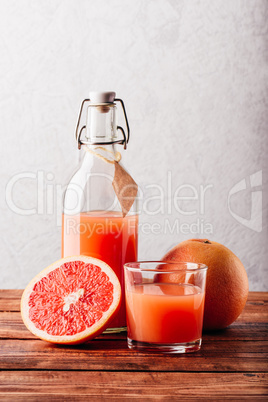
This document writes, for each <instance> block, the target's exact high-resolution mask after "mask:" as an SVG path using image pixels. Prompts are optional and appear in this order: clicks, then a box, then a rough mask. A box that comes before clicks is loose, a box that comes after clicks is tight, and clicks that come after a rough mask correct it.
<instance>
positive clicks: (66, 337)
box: [21, 255, 121, 345]
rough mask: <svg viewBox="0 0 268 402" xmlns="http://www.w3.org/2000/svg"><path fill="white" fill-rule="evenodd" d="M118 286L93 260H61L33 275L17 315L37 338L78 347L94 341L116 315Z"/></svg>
mask: <svg viewBox="0 0 268 402" xmlns="http://www.w3.org/2000/svg"><path fill="white" fill-rule="evenodd" d="M120 301H121V286H120V283H119V281H118V279H117V276H116V274H115V273H114V272H113V270H112V268H110V267H109V265H107V264H106V263H105V262H103V261H101V260H98V259H97V258H92V257H87V256H82V255H80V256H74V257H65V258H62V259H61V260H59V261H56V262H54V263H53V264H51V265H50V266H49V267H47V268H45V269H44V270H43V271H41V272H40V273H39V274H38V275H36V276H35V277H34V278H33V279H32V280H31V282H30V283H29V285H28V286H27V287H26V289H25V290H24V292H23V295H22V298H21V315H22V319H23V321H24V324H25V325H26V327H27V328H28V329H29V331H31V332H32V333H33V334H34V335H36V336H38V337H39V338H41V339H43V340H45V341H48V342H52V343H60V344H68V345H71V344H78V343H82V342H85V341H87V340H89V339H92V338H94V337H95V336H97V335H98V334H100V333H101V332H102V331H104V329H105V328H107V326H108V324H109V323H110V321H111V320H112V319H113V318H114V316H115V314H116V313H117V311H118V309H119V306H120Z"/></svg>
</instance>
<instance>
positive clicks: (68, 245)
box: [62, 92, 138, 332]
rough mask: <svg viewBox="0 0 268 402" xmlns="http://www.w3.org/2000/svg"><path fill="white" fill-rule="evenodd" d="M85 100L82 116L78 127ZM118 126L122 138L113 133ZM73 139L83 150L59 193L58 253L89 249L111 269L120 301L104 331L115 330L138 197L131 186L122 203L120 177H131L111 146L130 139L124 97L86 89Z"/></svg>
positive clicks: (133, 247)
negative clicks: (121, 118)
mask: <svg viewBox="0 0 268 402" xmlns="http://www.w3.org/2000/svg"><path fill="white" fill-rule="evenodd" d="M117 101H119V102H120V103H121V105H122V108H123V112H124V115H125V119H126V125H127V136H126V134H125V131H124V129H123V128H122V127H120V126H117V122H116V109H117V106H116V102H117ZM86 104H88V107H87V121H86V125H85V126H83V127H82V128H81V129H80V120H81V117H82V114H83V109H84V106H85V105H86ZM79 129H80V131H79ZM118 130H119V131H120V132H121V134H122V135H123V139H119V140H118V139H117V132H118ZM84 133H85V139H84V140H83V139H82V135H83V134H84ZM76 139H77V142H78V148H79V149H81V148H82V149H83V151H84V156H83V159H82V162H81V164H80V167H79V169H78V170H77V171H76V173H75V174H74V175H73V177H72V178H71V180H70V182H69V184H68V186H67V189H66V192H65V196H64V207H63V221H62V257H67V256H71V255H81V254H83V255H89V256H91V257H95V258H98V259H100V260H102V261H104V262H106V263H107V264H108V265H109V266H110V267H111V268H112V269H113V270H114V272H115V273H116V275H117V277H118V279H119V281H120V284H121V288H122V304H121V308H120V310H119V312H118V313H117V315H116V317H115V318H114V320H113V321H112V322H111V324H110V327H109V328H108V330H107V331H108V332H120V331H124V330H126V313H125V294H124V272H123V266H124V263H126V262H131V261H137V253H138V215H137V197H135V191H134V198H133V200H132V201H133V202H132V201H131V202H130V204H131V203H132V205H131V208H130V209H129V206H130V205H129V204H128V205H126V204H124V200H123V201H122V199H121V197H120V194H119V193H120V190H123V189H122V188H121V187H122V180H123V183H124V181H125V180H124V179H125V177H126V179H127V182H128V183H129V182H130V183H132V181H133V179H132V178H131V176H129V175H128V173H127V172H126V171H125V170H124V168H122V165H121V163H120V167H119V164H118V161H119V156H120V153H119V152H116V150H115V145H116V144H121V145H124V148H126V145H127V142H128V139H129V126H128V121H127V116H126V112H125V107H124V103H123V101H122V100H121V99H115V93H114V92H91V93H90V99H85V100H84V101H83V103H82V106H81V110H80V114H79V119H78V124H77V129H76ZM118 171H119V173H118ZM133 183H134V186H135V185H136V183H135V182H134V181H133ZM120 186H121V187H120ZM115 189H117V194H116V192H115ZM131 196H132V197H133V193H131ZM128 198H130V200H131V197H128ZM125 207H126V208H127V209H129V210H126V209H125ZM122 211H123V212H122Z"/></svg>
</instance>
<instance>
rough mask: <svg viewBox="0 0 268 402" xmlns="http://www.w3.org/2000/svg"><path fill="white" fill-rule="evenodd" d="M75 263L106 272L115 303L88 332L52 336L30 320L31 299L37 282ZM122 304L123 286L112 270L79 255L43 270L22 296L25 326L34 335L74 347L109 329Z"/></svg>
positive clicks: (22, 312) (103, 263)
mask: <svg viewBox="0 0 268 402" xmlns="http://www.w3.org/2000/svg"><path fill="white" fill-rule="evenodd" d="M74 261H82V262H84V263H86V264H93V265H96V266H98V267H100V268H101V270H102V272H104V273H105V274H106V275H107V276H108V278H109V281H110V282H111V283H112V284H113V286H114V292H113V301H112V303H111V305H110V307H109V309H108V310H107V311H105V312H104V313H103V315H102V317H101V318H100V319H99V320H98V321H97V322H95V323H94V324H93V325H92V326H90V327H88V328H87V329H86V330H84V331H82V332H79V333H77V334H75V335H60V336H56V335H51V334H48V333H47V332H46V331H43V330H41V329H39V328H37V327H36V326H35V324H34V323H33V322H32V321H31V319H30V318H29V311H30V306H29V298H30V295H31V293H32V291H33V288H34V286H35V284H36V283H37V282H39V281H40V280H41V279H42V278H44V277H45V276H47V275H48V274H49V273H50V272H52V271H53V270H55V269H57V268H59V267H60V266H61V265H62V264H64V263H67V262H74ZM120 302H121V285H120V283H119V280H118V278H117V276H116V274H115V273H114V271H113V270H112V268H111V267H110V266H109V265H108V264H106V263H105V262H104V261H101V260H99V259H97V258H93V257H88V256H82V255H79V256H72V257H65V258H62V259H60V260H58V261H55V262H54V263H53V264H51V265H49V266H48V267H47V268H45V269H43V270H42V271H41V272H40V273H39V274H38V275H36V276H35V277H34V278H33V279H32V280H31V281H30V283H29V284H28V285H27V287H26V288H25V290H24V292H23V294H22V298H21V316H22V319H23V322H24V324H25V326H26V327H27V328H28V329H29V331H30V332H31V333H32V334H33V335H35V336H37V337H39V338H40V339H43V340H45V341H47V342H52V343H59V344H66V345H72V344H79V343H82V342H85V341H88V340H90V339H92V338H95V337H96V336H97V335H99V334H100V333H102V332H103V331H104V330H105V329H106V328H107V327H108V325H109V323H110V321H111V320H112V319H113V318H114V315H115V314H116V313H117V311H118V309H119V307H120Z"/></svg>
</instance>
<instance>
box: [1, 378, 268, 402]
mask: <svg viewBox="0 0 268 402" xmlns="http://www.w3.org/2000/svg"><path fill="white" fill-rule="evenodd" d="M267 383H268V375H267V374H266V373H251V374H246V373H220V374H219V373H198V374H197V373H135V375H133V373H130V372H107V371H104V372H84V371H81V372H75V371H68V372H66V371H63V372H57V371H48V372H42V371H14V372H0V397H2V398H3V397H5V400H6V398H7V397H10V400H12V398H13V400H14V399H15V400H18V398H19V397H20V398H21V399H22V398H25V399H24V400H27V401H28V400H31V399H29V398H34V397H36V398H38V400H40V398H41V397H42V398H43V399H42V400H45V398H47V400H51V399H50V398H51V397H53V400H55V398H59V399H60V397H61V398H64V400H66V399H67V400H74V401H76V400H78V399H76V398H77V397H79V396H81V397H82V396H84V397H85V396H87V397H95V398H99V400H100V398H101V399H102V400H103V398H107V399H108V398H109V399H111V398H112V399H115V400H118V399H123V398H124V399H137V400H141V398H146V400H148V399H158V400H163V398H168V400H177V399H178V397H182V398H183V400H186V399H193V398H198V399H203V400H205V399H206V400H208V399H209V400H211V398H223V399H234V398H238V397H239V398H243V399H244V398H249V399H251V400H255V399H256V398H261V397H263V399H264V396H265V395H267V394H268V392H267V391H268V388H267ZM2 398H1V399H2ZM36 400H37V399H36ZM90 400H92V399H90ZM96 400H97V399H96Z"/></svg>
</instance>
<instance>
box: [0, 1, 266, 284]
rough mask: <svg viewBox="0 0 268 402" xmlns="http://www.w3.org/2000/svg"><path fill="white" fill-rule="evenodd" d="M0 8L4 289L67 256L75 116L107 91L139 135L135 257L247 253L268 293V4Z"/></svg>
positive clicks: (26, 4) (134, 156)
mask: <svg viewBox="0 0 268 402" xmlns="http://www.w3.org/2000/svg"><path fill="white" fill-rule="evenodd" d="M0 5H1V13H0V54H1V58H0V74H1V75H0V88H1V90H0V111H1V143H2V146H1V155H0V159H1V163H2V168H1V172H0V182H1V194H2V197H1V215H0V219H1V225H0V227H1V235H2V241H1V243H0V248H1V262H2V263H1V287H2V288H23V287H24V286H25V285H26V284H27V283H28V281H29V280H30V279H31V278H32V277H33V275H35V274H36V273H38V272H39V271H40V270H41V269H42V268H44V267H45V266H46V265H48V264H49V263H51V262H53V261H54V260H55V259H58V258H59V256H60V241H61V240H60V236H61V235H60V233H61V228H60V219H59V218H60V193H61V188H62V186H63V185H64V184H65V183H66V182H67V180H68V177H69V176H70V174H71V172H72V171H73V170H74V169H75V166H76V164H77V162H78V158H79V155H78V151H77V150H76V145H75V142H74V137H73V132H74V127H75V124H76V119H77V114H78V108H79V106H80V102H81V100H82V99H84V98H86V97H87V96H88V91H89V90H97V89H108V90H115V91H116V92H117V94H118V96H119V97H122V98H123V99H124V101H125V104H126V107H127V111H128V117H129V121H130V125H131V130H132V131H131V142H130V146H129V149H128V151H127V153H124V163H125V166H126V167H127V168H128V169H129V170H130V171H131V173H132V175H133V177H134V178H135V179H136V181H137V182H138V183H139V184H140V188H141V195H142V199H141V202H140V206H141V212H142V213H141V219H140V222H141V227H140V253H139V256H140V258H142V259H156V258H160V257H161V256H162V255H163V254H164V253H165V252H166V251H167V250H168V249H169V248H170V247H172V246H173V245H175V244H177V243H178V242H180V241H182V240H185V239H187V238H193V237H201V238H202V237H208V238H210V239H213V240H216V241H219V242H221V243H223V244H225V245H226V246H227V247H229V248H231V249H232V250H233V251H234V252H235V253H236V254H237V255H238V256H239V258H240V259H241V260H242V261H243V263H244V265H245V267H246V270H247V272H248V276H249V279H250V289H251V290H268V284H267V263H266V262H265V261H267V259H268V255H267V202H266V201H267V200H266V199H265V189H266V188H267V187H266V185H267V129H268V117H267V115H268V112H267V103H268V95H267V92H268V86H267V82H268V81H267V78H268V64H267V58H268V52H267V39H268V38H267V36H268V35H267V29H268V25H267V21H268V2H267V1H265V0H250V1H244V0H241V1H239V0H213V1H211V0H203V1H197V0H190V1H183V0H146V1H145V0H135V1H133V0H111V1H104V0H90V1H88V0H80V1H78V0H68V1H63V0H51V1H48V0H46V1H30V0H21V1H11V0H1V1H0ZM6 190H7V194H6V196H7V198H5V191H6ZM187 196H189V197H190V198H189V199H187V198H186V197H187ZM153 197H155V198H153ZM174 197H175V199H176V202H175V203H174ZM178 197H181V198H180V199H179V198H178ZM22 210H24V211H22Z"/></svg>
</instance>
